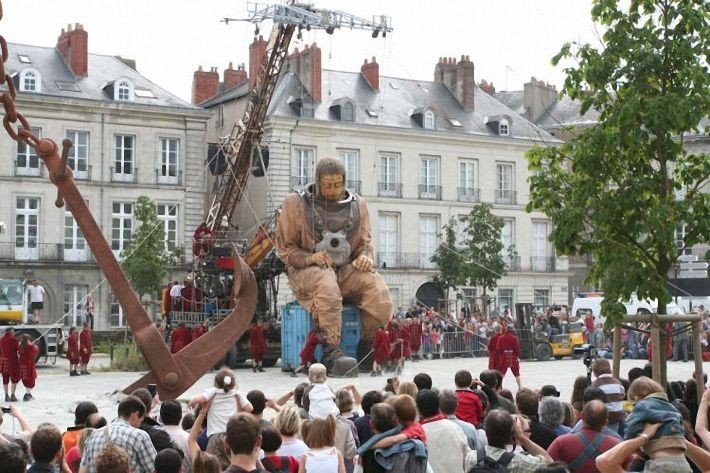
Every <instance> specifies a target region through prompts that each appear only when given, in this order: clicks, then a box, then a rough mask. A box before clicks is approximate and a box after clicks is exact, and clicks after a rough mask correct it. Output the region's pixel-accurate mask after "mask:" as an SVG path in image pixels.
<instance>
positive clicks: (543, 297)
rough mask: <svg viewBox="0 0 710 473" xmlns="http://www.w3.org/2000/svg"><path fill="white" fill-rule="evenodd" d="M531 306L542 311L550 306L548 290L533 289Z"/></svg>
mask: <svg viewBox="0 0 710 473" xmlns="http://www.w3.org/2000/svg"><path fill="white" fill-rule="evenodd" d="M533 305H534V306H535V309H538V310H539V309H542V310H544V309H545V308H546V307H548V306H549V305H550V290H549V289H533Z"/></svg>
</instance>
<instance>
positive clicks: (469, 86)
mask: <svg viewBox="0 0 710 473" xmlns="http://www.w3.org/2000/svg"><path fill="white" fill-rule="evenodd" d="M434 81H435V82H440V83H442V84H444V85H445V86H446V87H447V88H448V89H449V91H450V92H451V93H452V94H453V95H454V97H456V100H458V101H459V104H461V107H463V109H464V110H465V111H467V112H472V111H473V109H474V96H475V93H476V81H475V75H474V66H473V62H472V61H471V60H470V59H469V57H468V56H463V55H462V56H461V60H460V61H459V62H458V63H457V62H456V58H453V57H451V58H439V62H438V63H437V64H436V67H434Z"/></svg>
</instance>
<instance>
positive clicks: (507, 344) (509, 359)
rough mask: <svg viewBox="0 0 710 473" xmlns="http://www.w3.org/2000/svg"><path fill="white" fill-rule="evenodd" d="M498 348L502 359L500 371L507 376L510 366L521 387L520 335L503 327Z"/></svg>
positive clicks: (499, 366) (497, 344)
mask: <svg viewBox="0 0 710 473" xmlns="http://www.w3.org/2000/svg"><path fill="white" fill-rule="evenodd" d="M496 348H497V350H496V351H497V352H498V353H499V360H500V364H499V365H498V371H500V372H501V373H503V376H505V374H506V373H507V372H508V368H510V371H512V372H513V376H515V382H516V383H518V389H520V388H521V385H520V361H519V360H518V355H520V343H519V342H518V337H516V336H515V335H514V334H513V332H511V331H510V330H508V327H505V328H503V333H502V334H501V335H500V337H498V341H497V343H496Z"/></svg>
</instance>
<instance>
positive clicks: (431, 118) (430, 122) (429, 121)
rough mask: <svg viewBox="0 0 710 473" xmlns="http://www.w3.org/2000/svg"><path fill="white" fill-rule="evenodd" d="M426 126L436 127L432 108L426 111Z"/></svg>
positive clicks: (429, 128)
mask: <svg viewBox="0 0 710 473" xmlns="http://www.w3.org/2000/svg"><path fill="white" fill-rule="evenodd" d="M424 128H425V129H427V130H433V129H434V112H432V111H431V110H427V111H426V112H424Z"/></svg>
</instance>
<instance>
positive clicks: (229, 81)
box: [223, 62, 247, 90]
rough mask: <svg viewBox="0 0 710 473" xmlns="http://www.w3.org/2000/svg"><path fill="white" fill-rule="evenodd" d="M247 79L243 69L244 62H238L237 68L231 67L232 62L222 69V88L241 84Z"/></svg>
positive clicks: (225, 88)
mask: <svg viewBox="0 0 710 473" xmlns="http://www.w3.org/2000/svg"><path fill="white" fill-rule="evenodd" d="M246 81H247V71H245V70H244V64H239V66H237V69H236V70H235V69H233V68H232V63H231V62H230V63H229V67H228V68H227V69H225V70H224V89H223V90H227V89H231V88H232V87H235V86H238V85H241V84H243V83H244V82H246Z"/></svg>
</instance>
